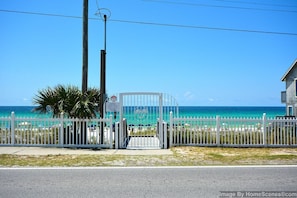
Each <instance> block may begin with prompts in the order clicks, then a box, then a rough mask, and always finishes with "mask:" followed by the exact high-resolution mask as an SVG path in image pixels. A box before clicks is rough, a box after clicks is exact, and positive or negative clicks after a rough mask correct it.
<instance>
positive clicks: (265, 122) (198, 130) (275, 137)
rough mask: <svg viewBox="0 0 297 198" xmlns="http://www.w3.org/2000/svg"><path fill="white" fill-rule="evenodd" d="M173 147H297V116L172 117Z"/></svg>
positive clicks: (171, 136) (171, 135) (171, 140)
mask: <svg viewBox="0 0 297 198" xmlns="http://www.w3.org/2000/svg"><path fill="white" fill-rule="evenodd" d="M169 132H170V146H181V145H195V146H229V147H297V119H296V118H273V119H271V118H269V119H268V118H267V117H266V114H263V117H262V118H225V117H220V116H216V117H211V118H205V117H182V118H173V117H172V116H170V126H169Z"/></svg>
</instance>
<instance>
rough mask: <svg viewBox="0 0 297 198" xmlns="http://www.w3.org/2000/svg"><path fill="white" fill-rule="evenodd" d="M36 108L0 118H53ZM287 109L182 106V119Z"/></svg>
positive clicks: (4, 109)
mask: <svg viewBox="0 0 297 198" xmlns="http://www.w3.org/2000/svg"><path fill="white" fill-rule="evenodd" d="M33 109H34V106H0V117H8V116H10V115H11V112H12V111H13V112H14V113H15V116H17V117H34V118H36V117H37V118H43V117H51V114H50V113H48V114H39V113H36V112H33ZM285 110H286V109H285V107H284V106H283V107H260V106H257V107H244V106H218V107H217V106H180V107H179V116H180V117H184V116H185V117H215V116H217V115H219V116H221V117H243V118H248V117H253V118H259V117H262V116H263V113H266V115H267V117H269V118H274V117H275V116H282V115H285V112H286V111H285Z"/></svg>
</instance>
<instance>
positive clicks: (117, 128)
mask: <svg viewBox="0 0 297 198" xmlns="http://www.w3.org/2000/svg"><path fill="white" fill-rule="evenodd" d="M114 128H115V129H114V139H115V140H114V144H115V149H119V122H116V123H115V126H114Z"/></svg>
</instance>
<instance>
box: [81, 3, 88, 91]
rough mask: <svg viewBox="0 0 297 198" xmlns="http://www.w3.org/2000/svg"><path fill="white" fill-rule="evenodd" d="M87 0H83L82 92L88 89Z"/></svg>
mask: <svg viewBox="0 0 297 198" xmlns="http://www.w3.org/2000/svg"><path fill="white" fill-rule="evenodd" d="M88 5H89V3H88V0H83V61H82V92H83V93H85V92H87V90H88V7H89V6H88Z"/></svg>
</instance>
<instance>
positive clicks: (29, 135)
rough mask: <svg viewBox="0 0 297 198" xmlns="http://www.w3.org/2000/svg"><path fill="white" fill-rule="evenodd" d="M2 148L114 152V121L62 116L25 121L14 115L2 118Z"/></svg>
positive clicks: (0, 144) (0, 124) (0, 138)
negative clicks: (90, 149) (111, 150)
mask: <svg viewBox="0 0 297 198" xmlns="http://www.w3.org/2000/svg"><path fill="white" fill-rule="evenodd" d="M101 123H102V125H101ZM100 126H104V128H103V130H100ZM101 131H102V132H101ZM102 133H103V134H102ZM0 146H53V147H81V148H83V147H106V148H112V147H113V130H112V117H110V118H106V119H97V118H93V119H78V118H64V116H63V114H61V116H60V117H59V118H25V117H15V114H14V112H12V113H11V116H10V117H1V118H0Z"/></svg>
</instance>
